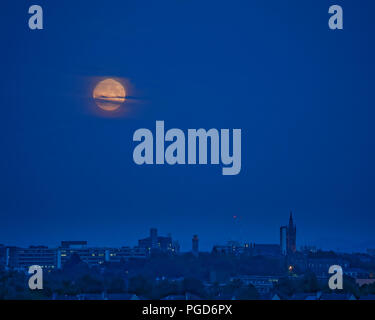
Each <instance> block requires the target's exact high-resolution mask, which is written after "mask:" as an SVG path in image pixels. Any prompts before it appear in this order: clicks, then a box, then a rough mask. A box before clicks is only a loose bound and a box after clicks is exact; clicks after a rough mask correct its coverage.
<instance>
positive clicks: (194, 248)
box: [192, 234, 199, 256]
mask: <svg viewBox="0 0 375 320" xmlns="http://www.w3.org/2000/svg"><path fill="white" fill-rule="evenodd" d="M192 253H193V255H195V256H198V254H199V239H198V236H197V235H196V234H195V235H194V236H193V239H192Z"/></svg>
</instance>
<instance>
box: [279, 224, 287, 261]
mask: <svg viewBox="0 0 375 320" xmlns="http://www.w3.org/2000/svg"><path fill="white" fill-rule="evenodd" d="M287 234H288V227H287V226H282V227H280V250H281V254H282V255H284V256H285V255H286V254H287Z"/></svg>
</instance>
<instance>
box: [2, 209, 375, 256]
mask: <svg viewBox="0 0 375 320" xmlns="http://www.w3.org/2000/svg"><path fill="white" fill-rule="evenodd" d="M292 214H293V213H292V211H290V218H289V223H288V224H289V227H290V223H291V220H290V219H291V218H292ZM239 219H240V217H238V216H233V217H232V222H233V225H232V227H233V230H232V231H234V233H233V235H234V234H236V236H233V237H229V238H226V239H224V238H222V239H217V240H216V241H211V242H210V241H204V240H205V238H204V234H198V233H194V232H192V233H191V236H195V235H196V236H198V238H199V250H200V251H202V252H210V251H211V250H212V248H213V247H214V246H215V245H224V244H226V243H228V242H231V241H232V242H238V243H239V244H241V245H245V244H246V243H247V244H251V243H257V244H259V243H262V244H279V245H280V247H281V229H282V228H285V226H284V225H285V224H283V225H281V226H280V227H279V229H278V230H279V233H277V237H276V236H275V237H273V239H276V238H277V240H278V242H277V241H273V240H268V241H267V240H266V241H262V240H261V241H259V240H256V239H251V237H247V238H244V237H243V236H244V234H243V229H242V225H239V223H238V220H239ZM293 219H294V226H295V225H296V223H295V215H294V214H293ZM288 224H286V226H288ZM292 224H293V220H292ZM153 228H154V227H151V228H149V229H148V230H153ZM155 229H156V230H157V231H156V232H158V234H159V235H160V234H163V235H164V236H171V237H172V239H173V240H174V241H177V242H178V244H179V246H180V251H181V252H190V251H191V237H190V239H189V240H187V239H185V238H183V239H180V238H178V236H176V235H177V233H175V232H163V230H164V229H165V228H162V229H161V230H162V231H161V232H160V229H159V228H155ZM298 230H300V228H298ZM302 232H303V230H302ZM302 232H301V233H302ZM301 233H297V238H298V240H297V245H296V246H295V248H296V250H297V251H299V250H300V249H301V248H303V247H309V246H311V247H315V248H316V249H318V250H323V251H324V250H326V251H330V250H332V251H337V252H347V253H352V252H363V253H366V252H367V249H374V248H375V243H372V242H370V241H369V242H367V243H365V244H363V245H362V246H357V247H356V246H352V247H350V246H349V247H347V248H345V247H341V248H339V247H332V246H331V247H330V246H324V245H321V244H320V245H319V241H315V242H314V241H312V242H306V241H303V240H302V241H301V236H302V237H303V234H301ZM144 235H145V232H143V233H142V234H141V235H140V236H139V237H138V238H136V239H133V240H130V241H124V242H121V243H113V242H110V241H108V240H107V241H103V242H100V241H98V240H96V241H95V240H94V239H90V240H88V239H87V238H84V237H81V238H79V237H78V238H75V239H70V238H69V237H64V238H61V239H66V240H69V241H85V242H87V243H88V245H87V247H114V248H120V247H124V246H129V247H137V246H138V245H139V241H140V239H142V237H144ZM61 239H58V240H57V241H56V242H46V241H44V242H43V241H42V242H28V243H26V242H25V243H20V242H18V243H17V242H7V241H1V240H2V239H1V237H0V244H2V245H5V246H19V247H25V248H26V247H29V246H39V245H40V246H48V247H49V248H55V247H58V245H57V244H58V243H60V242H62V241H66V240H61ZM202 239H203V242H202ZM352 241H353V240H352ZM202 243H203V245H202Z"/></svg>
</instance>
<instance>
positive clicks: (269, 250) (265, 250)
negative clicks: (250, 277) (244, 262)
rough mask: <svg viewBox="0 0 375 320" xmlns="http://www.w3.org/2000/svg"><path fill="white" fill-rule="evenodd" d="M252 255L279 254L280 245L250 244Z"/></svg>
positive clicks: (273, 255) (271, 255) (270, 255)
mask: <svg viewBox="0 0 375 320" xmlns="http://www.w3.org/2000/svg"><path fill="white" fill-rule="evenodd" d="M252 251H253V252H252V255H253V256H269V257H277V256H280V246H279V245H278V244H256V243H254V244H253V246H252Z"/></svg>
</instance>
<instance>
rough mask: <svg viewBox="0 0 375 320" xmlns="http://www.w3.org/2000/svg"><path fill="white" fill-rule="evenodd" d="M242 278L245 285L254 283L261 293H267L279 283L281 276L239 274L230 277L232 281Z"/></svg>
mask: <svg viewBox="0 0 375 320" xmlns="http://www.w3.org/2000/svg"><path fill="white" fill-rule="evenodd" d="M235 280H240V281H241V282H242V284H243V285H244V286H248V285H250V284H251V285H253V286H254V287H255V288H256V289H257V291H258V293H259V294H262V295H263V294H267V293H269V292H270V291H271V290H272V289H273V288H274V285H275V284H277V283H278V281H279V278H278V277H273V276H258V275H239V276H236V277H232V278H230V281H235Z"/></svg>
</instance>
